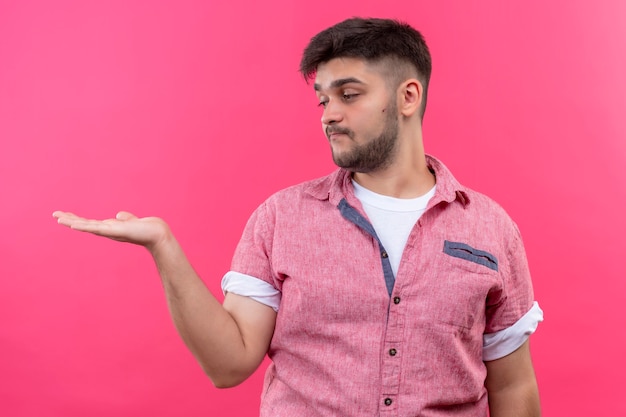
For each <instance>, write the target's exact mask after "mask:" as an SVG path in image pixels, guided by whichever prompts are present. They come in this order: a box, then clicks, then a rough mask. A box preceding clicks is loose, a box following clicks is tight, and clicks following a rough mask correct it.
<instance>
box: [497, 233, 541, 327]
mask: <svg viewBox="0 0 626 417" xmlns="http://www.w3.org/2000/svg"><path fill="white" fill-rule="evenodd" d="M511 227H512V228H511V232H510V233H509V237H508V239H505V240H504V241H505V243H504V244H505V248H504V252H505V253H506V263H505V264H504V265H502V264H501V265H500V266H501V267H502V269H501V270H500V277H501V280H502V285H501V286H500V288H499V289H498V290H497V291H494V292H492V293H490V294H489V296H488V298H487V307H486V326H485V333H496V332H498V331H500V330H503V329H506V328H508V327H511V326H513V325H514V324H515V323H516V322H517V321H518V320H519V319H520V318H521V317H522V316H524V315H525V314H526V313H527V312H528V311H529V310H530V309H531V307H532V306H533V302H534V295H533V287H532V281H531V277H530V270H529V268H528V260H527V258H526V251H525V249H524V244H523V242H522V237H521V235H520V232H519V229H518V228H517V226H516V225H515V224H514V223H513V222H512V221H511Z"/></svg>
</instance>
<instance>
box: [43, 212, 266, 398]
mask: <svg viewBox="0 0 626 417" xmlns="http://www.w3.org/2000/svg"><path fill="white" fill-rule="evenodd" d="M54 216H55V217H56V218H57V219H58V222H59V223H60V224H63V225H65V226H68V227H70V228H72V229H75V230H79V231H83V232H88V233H92V234H95V235H99V236H104V237H108V238H110V239H113V240H118V241H124V242H129V243H134V244H137V245H141V246H144V247H146V248H147V249H148V251H149V252H150V253H151V255H152V257H153V258H154V261H155V263H156V265H157V268H158V270H159V274H160V276H161V280H162V282H163V287H164V289H165V295H166V298H167V303H168V307H169V310H170V313H171V315H172V319H173V321H174V324H175V325H176V328H177V330H178V332H179V333H180V335H181V337H182V339H183V340H184V342H185V344H186V345H187V347H188V348H189V349H190V350H191V352H192V353H193V354H194V356H195V357H196V359H197V360H198V361H199V363H200V365H201V366H202V368H203V369H204V371H205V372H206V374H207V375H208V376H209V378H211V380H212V381H213V384H214V385H215V386H216V387H220V388H226V387H232V386H235V385H237V384H239V383H241V382H243V381H244V380H245V379H246V378H247V377H248V376H250V375H251V374H252V373H253V372H254V371H255V370H256V369H257V368H258V366H259V364H260V363H261V361H262V360H263V357H264V356H265V353H266V352H267V350H268V348H269V344H270V341H271V338H272V334H273V332H274V325H275V322H276V312H275V311H274V310H273V309H272V308H271V307H268V306H265V305H263V304H261V303H259V302H257V301H254V300H252V299H250V298H248V297H242V296H238V295H236V294H230V293H228V294H227V295H226V298H225V300H224V304H223V305H222V304H220V302H219V301H218V300H217V299H216V298H215V297H214V296H213V295H212V294H211V292H210V291H209V290H208V289H207V287H206V286H205V285H204V282H202V280H201V279H200V278H199V277H198V275H197V274H196V272H195V271H194V269H193V267H192V266H191V264H190V263H189V261H188V260H187V257H186V256H185V254H184V252H183V250H182V248H181V247H180V245H179V244H178V242H177V241H176V239H175V238H174V236H173V234H172V233H171V231H170V229H169V227H168V226H167V224H166V223H165V222H163V221H162V220H161V219H158V218H154V217H150V218H142V219H140V218H137V217H135V216H133V215H132V214H130V213H125V212H121V213H119V214H118V215H117V216H116V218H115V219H109V220H104V221H100V220H87V219H83V218H80V217H78V216H75V215H73V214H71V213H63V212H55V213H54Z"/></svg>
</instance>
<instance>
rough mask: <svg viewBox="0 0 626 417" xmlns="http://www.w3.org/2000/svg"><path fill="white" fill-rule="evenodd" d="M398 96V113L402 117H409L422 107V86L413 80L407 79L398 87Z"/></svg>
mask: <svg viewBox="0 0 626 417" xmlns="http://www.w3.org/2000/svg"><path fill="white" fill-rule="evenodd" d="M398 96H399V97H398V98H399V105H398V112H400V114H402V115H403V116H406V117H410V116H412V115H413V114H415V113H416V112H419V110H420V109H421V107H422V102H423V101H424V86H423V85H422V83H421V82H420V81H419V80H417V79H415V78H411V79H408V80H406V81H405V82H403V83H402V84H401V85H400V87H398Z"/></svg>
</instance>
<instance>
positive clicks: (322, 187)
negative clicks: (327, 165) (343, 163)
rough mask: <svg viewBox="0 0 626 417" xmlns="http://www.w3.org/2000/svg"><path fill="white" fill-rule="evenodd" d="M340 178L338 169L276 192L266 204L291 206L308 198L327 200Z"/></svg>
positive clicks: (340, 173)
mask: <svg viewBox="0 0 626 417" xmlns="http://www.w3.org/2000/svg"><path fill="white" fill-rule="evenodd" d="M341 177H342V171H341V170H339V169H338V170H335V171H333V172H331V173H330V174H327V175H324V176H322V177H318V178H314V179H310V180H306V181H303V182H300V183H297V184H294V185H291V186H289V187H286V188H283V189H281V190H279V191H276V192H275V193H274V194H272V195H271V196H270V197H269V198H268V199H267V202H271V203H282V202H289V203H291V204H293V203H296V202H297V201H299V200H307V199H310V198H314V199H317V200H327V199H328V196H329V194H330V193H332V192H333V191H334V190H335V189H337V186H338V184H339V183H340V182H341Z"/></svg>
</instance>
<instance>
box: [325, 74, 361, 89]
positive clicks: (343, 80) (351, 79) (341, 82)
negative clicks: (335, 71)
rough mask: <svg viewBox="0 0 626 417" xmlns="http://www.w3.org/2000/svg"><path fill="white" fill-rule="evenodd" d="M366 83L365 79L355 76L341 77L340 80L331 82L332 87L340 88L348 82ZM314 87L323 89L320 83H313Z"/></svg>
mask: <svg viewBox="0 0 626 417" xmlns="http://www.w3.org/2000/svg"><path fill="white" fill-rule="evenodd" d="M353 83H354V84H365V83H364V82H363V81H361V80H359V79H358V78H354V77H347V78H339V79H338V80H334V81H333V82H331V83H330V88H331V89H333V88H339V87H342V86H344V85H346V84H353ZM313 89H314V90H315V91H320V90H321V89H322V86H321V85H319V84H318V83H315V84H313Z"/></svg>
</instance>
